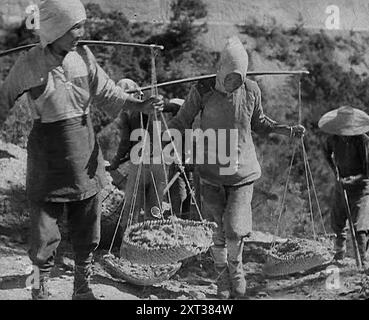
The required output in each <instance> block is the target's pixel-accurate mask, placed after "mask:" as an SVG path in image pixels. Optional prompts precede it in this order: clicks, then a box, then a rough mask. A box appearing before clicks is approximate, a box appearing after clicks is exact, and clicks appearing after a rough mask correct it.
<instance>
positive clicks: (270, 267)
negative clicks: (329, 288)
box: [263, 77, 331, 276]
mask: <svg viewBox="0 0 369 320" xmlns="http://www.w3.org/2000/svg"><path fill="white" fill-rule="evenodd" d="M298 91H299V92H298V97H299V98H298V108H299V124H301V123H302V99H301V77H300V78H299V89H298ZM299 144H300V145H301V149H302V156H303V163H304V171H305V172H304V173H305V179H306V188H307V194H308V204H309V217H310V220H311V229H312V234H313V239H314V240H307V239H288V240H287V241H286V242H282V243H279V244H277V242H276V237H277V236H278V235H279V234H280V226H281V218H282V214H283V211H284V208H285V202H286V196H287V190H288V186H289V182H290V177H291V172H292V167H293V164H294V159H295V156H296V149H297V142H293V149H292V156H291V161H290V164H289V167H288V174H287V179H286V183H285V186H284V190H283V196H282V199H281V202H280V205H279V214H278V219H277V224H276V228H275V232H274V233H273V241H272V245H271V247H270V249H269V250H268V252H267V260H266V263H265V264H264V267H263V272H264V274H266V275H268V276H285V275H289V274H294V273H298V272H305V271H307V270H310V269H313V268H316V267H319V266H322V265H325V264H326V263H328V262H330V261H331V255H330V253H329V251H328V249H327V248H326V247H325V246H323V244H322V243H320V242H319V241H318V236H317V232H316V230H315V221H314V214H313V201H312V197H311V189H312V191H313V194H314V198H315V201H316V205H317V209H318V212H319V217H320V219H321V224H322V229H323V233H324V238H327V237H328V235H327V231H326V229H325V226H324V219H323V214H322V211H321V208H320V204H319V200H318V196H317V192H316V187H315V183H314V179H313V175H312V171H311V167H310V163H309V159H308V155H307V152H306V147H305V141H304V137H301V139H300V140H299Z"/></svg>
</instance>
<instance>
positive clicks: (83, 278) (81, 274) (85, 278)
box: [72, 265, 98, 300]
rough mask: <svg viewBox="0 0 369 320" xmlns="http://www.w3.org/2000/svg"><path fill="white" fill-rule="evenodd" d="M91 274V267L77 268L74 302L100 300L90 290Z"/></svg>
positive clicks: (75, 269) (75, 271)
mask: <svg viewBox="0 0 369 320" xmlns="http://www.w3.org/2000/svg"><path fill="white" fill-rule="evenodd" d="M91 273H92V268H91V266H90V265H88V266H78V265H76V266H75V268H74V288H73V296H72V299H73V300H98V299H97V298H96V297H95V295H94V294H93V292H92V290H91V288H90V277H91Z"/></svg>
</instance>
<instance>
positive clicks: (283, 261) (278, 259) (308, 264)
mask: <svg viewBox="0 0 369 320" xmlns="http://www.w3.org/2000/svg"><path fill="white" fill-rule="evenodd" d="M291 245H292V246H294V247H295V250H294V251H293V252H291V253H290V254H289V253H288V252H287V253H286V250H288V246H291ZM296 248H297V250H296ZM281 253H284V255H283V256H281ZM329 261H331V256H330V254H329V252H328V250H327V249H326V248H324V247H323V246H322V245H321V244H320V243H318V242H315V241H310V240H305V239H302V240H288V241H287V242H285V243H282V244H279V245H278V246H277V247H276V251H275V252H269V253H268V256H267V261H266V263H265V264H264V267H263V272H264V274H266V275H268V276H285V275H289V274H293V273H298V272H305V271H307V270H310V269H313V268H316V267H319V266H322V265H324V264H326V263H328V262H329Z"/></svg>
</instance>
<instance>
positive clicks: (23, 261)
mask: <svg viewBox="0 0 369 320" xmlns="http://www.w3.org/2000/svg"><path fill="white" fill-rule="evenodd" d="M25 163H26V153H25V150H24V149H21V148H18V147H16V146H14V145H10V144H5V143H3V142H1V141H0V177H1V179H0V300H27V299H30V289H29V284H30V278H29V275H30V273H31V263H30V260H29V258H28V256H27V234H28V211H27V205H26V198H25V194H24V187H25V186H24V181H25ZM113 178H114V179H119V180H124V174H123V176H122V177H112V180H113ZM122 178H123V179H122ZM123 197H124V193H123V192H121V191H119V190H117V189H115V188H114V187H113V186H112V185H109V186H108V187H107V189H106V190H104V198H106V199H107V200H106V201H105V202H104V216H103V223H102V233H103V239H102V245H101V248H100V249H99V250H98V251H97V253H96V262H95V268H94V275H93V278H92V287H93V290H94V291H95V293H96V295H97V296H98V297H99V298H101V299H105V300H135V299H146V300H147V299H150V300H157V299H179V300H199V299H215V298H216V286H215V274H214V272H213V268H212V261H211V257H210V255H209V253H206V254H202V255H199V256H196V257H192V258H189V259H187V260H184V261H182V266H181V268H180V269H179V270H178V271H177V273H176V274H175V275H174V276H172V277H171V278H170V279H169V280H167V281H164V282H162V283H158V284H154V285H151V286H138V285H133V284H131V283H129V282H127V281H125V280H122V279H117V278H114V277H113V276H112V275H110V274H109V273H108V272H107V271H106V270H105V269H104V267H103V266H102V264H101V259H102V257H103V255H104V254H106V252H107V251H106V248H108V247H109V244H110V241H111V236H112V233H113V231H114V227H115V223H116V215H115V214H113V213H112V212H114V210H113V209H114V208H116V207H117V205H118V204H119V202H120V201H121V200H122V199H123ZM62 229H63V226H62ZM63 231H64V232H63V241H62V244H61V246H60V250H59V254H58V259H57V261H58V263H57V266H56V267H55V268H54V270H53V273H52V277H51V282H50V290H51V298H52V299H54V300H69V299H70V298H71V295H72V288H73V256H72V252H71V249H70V244H69V242H68V238H67V233H66V232H65V230H64V229H63ZM120 239H121V234H118V237H117V240H116V243H115V244H116V247H115V248H116V250H118V248H119V243H120ZM273 239H274V237H273V236H272V235H269V234H265V233H261V232H254V234H253V235H252V237H251V238H249V239H247V240H246V241H245V249H244V270H245V274H246V279H247V287H248V290H247V299H255V300H260V299H287V300H320V299H334V300H351V299H365V298H367V297H368V293H369V292H368V290H369V278H368V277H367V276H366V275H364V274H363V273H361V272H359V271H357V270H356V267H355V261H354V259H352V258H347V259H346V260H345V261H344V262H343V263H342V264H340V265H337V266H335V265H328V264H327V265H325V266H322V267H321V268H317V269H314V270H311V271H310V272H306V273H299V274H293V275H289V276H284V277H268V276H266V275H265V274H263V272H262V268H263V264H264V263H265V261H266V249H268V248H269V247H270V244H271V242H272V240H273ZM278 240H280V241H282V239H278ZM326 245H327V246H328V247H330V246H331V244H330V241H329V240H327V241H326Z"/></svg>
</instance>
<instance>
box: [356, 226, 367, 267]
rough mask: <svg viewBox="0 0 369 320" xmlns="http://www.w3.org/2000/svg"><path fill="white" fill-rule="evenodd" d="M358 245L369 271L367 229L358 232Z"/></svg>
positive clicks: (363, 262)
mask: <svg viewBox="0 0 369 320" xmlns="http://www.w3.org/2000/svg"><path fill="white" fill-rule="evenodd" d="M357 245H358V249H359V254H360V258H361V263H362V265H363V269H364V271H365V272H369V259H368V254H367V251H368V233H367V232H366V231H359V232H358V233H357Z"/></svg>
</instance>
